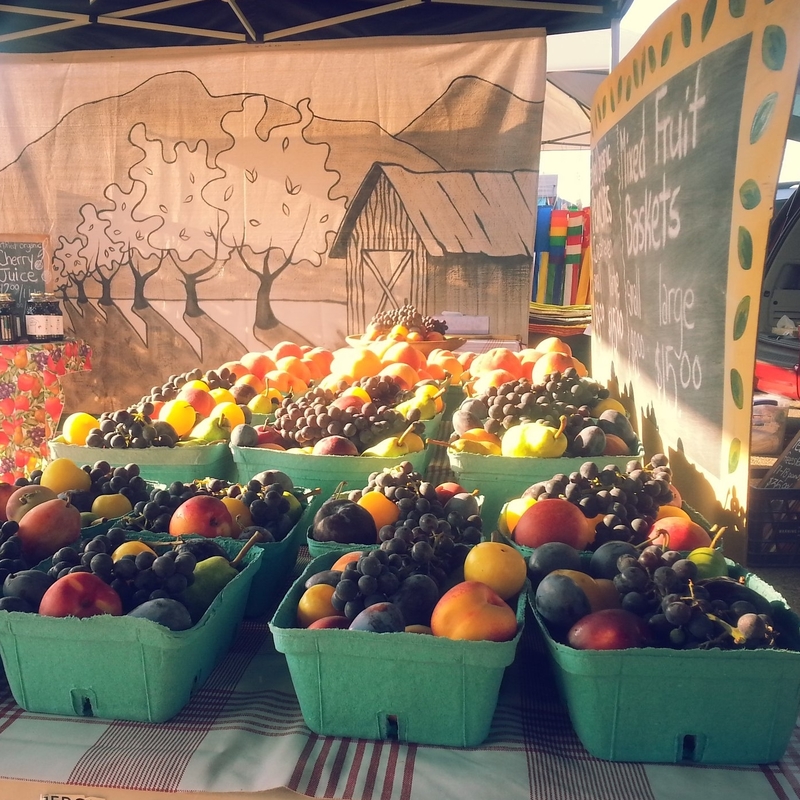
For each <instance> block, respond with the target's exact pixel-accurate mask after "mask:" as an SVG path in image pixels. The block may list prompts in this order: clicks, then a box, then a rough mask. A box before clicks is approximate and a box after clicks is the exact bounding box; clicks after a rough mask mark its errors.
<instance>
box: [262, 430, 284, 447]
mask: <svg viewBox="0 0 800 800" xmlns="http://www.w3.org/2000/svg"><path fill="white" fill-rule="evenodd" d="M256 434H257V436H258V444H259V445H264V444H279V445H280V446H281V447H283V448H284V449H285V448H286V446H287V441H286V439H284V438H283V436H282V434H281V433H280V431H277V430H275V428H272V427H265V428H262V429H260V430H259V429H258V428H256Z"/></svg>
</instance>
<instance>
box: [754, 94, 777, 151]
mask: <svg viewBox="0 0 800 800" xmlns="http://www.w3.org/2000/svg"><path fill="white" fill-rule="evenodd" d="M777 101H778V93H777V92H770V94H768V95H767V96H766V97H765V98H764V99H763V100H762V101H761V104H760V105H759V107H758V108H757V109H756V113H755V114H754V115H753V124H752V125H751V126H750V144H755V143H756V142H757V141H758V140H759V139H760V138H761V136H762V134H763V133H764V131H765V130H766V128H767V125H769V121H770V120H771V119H772V112H773V111H774V110H775V103H776V102H777Z"/></svg>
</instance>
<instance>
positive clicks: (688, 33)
mask: <svg viewBox="0 0 800 800" xmlns="http://www.w3.org/2000/svg"><path fill="white" fill-rule="evenodd" d="M681 40H682V41H683V46H684V47H688V46H689V45H690V44H691V43H692V18H691V16H689V14H682V15H681Z"/></svg>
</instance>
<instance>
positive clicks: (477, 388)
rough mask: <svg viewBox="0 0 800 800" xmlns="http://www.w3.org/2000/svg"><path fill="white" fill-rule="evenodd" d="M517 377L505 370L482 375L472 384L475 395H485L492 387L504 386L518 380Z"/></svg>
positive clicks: (496, 370)
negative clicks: (508, 382)
mask: <svg viewBox="0 0 800 800" xmlns="http://www.w3.org/2000/svg"><path fill="white" fill-rule="evenodd" d="M516 378H517V376H516V375H513V374H512V373H510V372H508V371H507V370H504V369H493V370H491V371H489V372H483V373H481V374H480V375H479V376H478V378H477V380H476V381H475V383H473V384H472V390H473V395H477V394H484V393H485V392H486V390H487V389H488V388H489V387H490V386H495V387H497V386H502V385H503V384H504V383H506V382H507V381H513V380H516Z"/></svg>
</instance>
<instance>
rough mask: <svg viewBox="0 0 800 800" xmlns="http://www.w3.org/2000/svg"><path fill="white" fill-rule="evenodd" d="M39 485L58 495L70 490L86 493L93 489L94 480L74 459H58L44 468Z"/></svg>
mask: <svg viewBox="0 0 800 800" xmlns="http://www.w3.org/2000/svg"><path fill="white" fill-rule="evenodd" d="M39 484H40V485H41V486H45V487H47V488H48V489H50V490H52V491H53V492H55V493H56V494H60V493H61V492H67V491H69V490H70V489H75V490H77V491H83V492H85V491H88V490H89V489H90V488H91V485H92V479H91V478H90V477H89V473H88V472H86V470H84V469H81V468H80V467H79V466H78V465H77V464H76V463H75V462H74V461H73V460H72V459H70V458H56V459H53V460H52V461H51V462H50V463H49V464H47V466H46V467H45V468H44V471H43V472H42V477H41V480H40V481H39Z"/></svg>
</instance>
